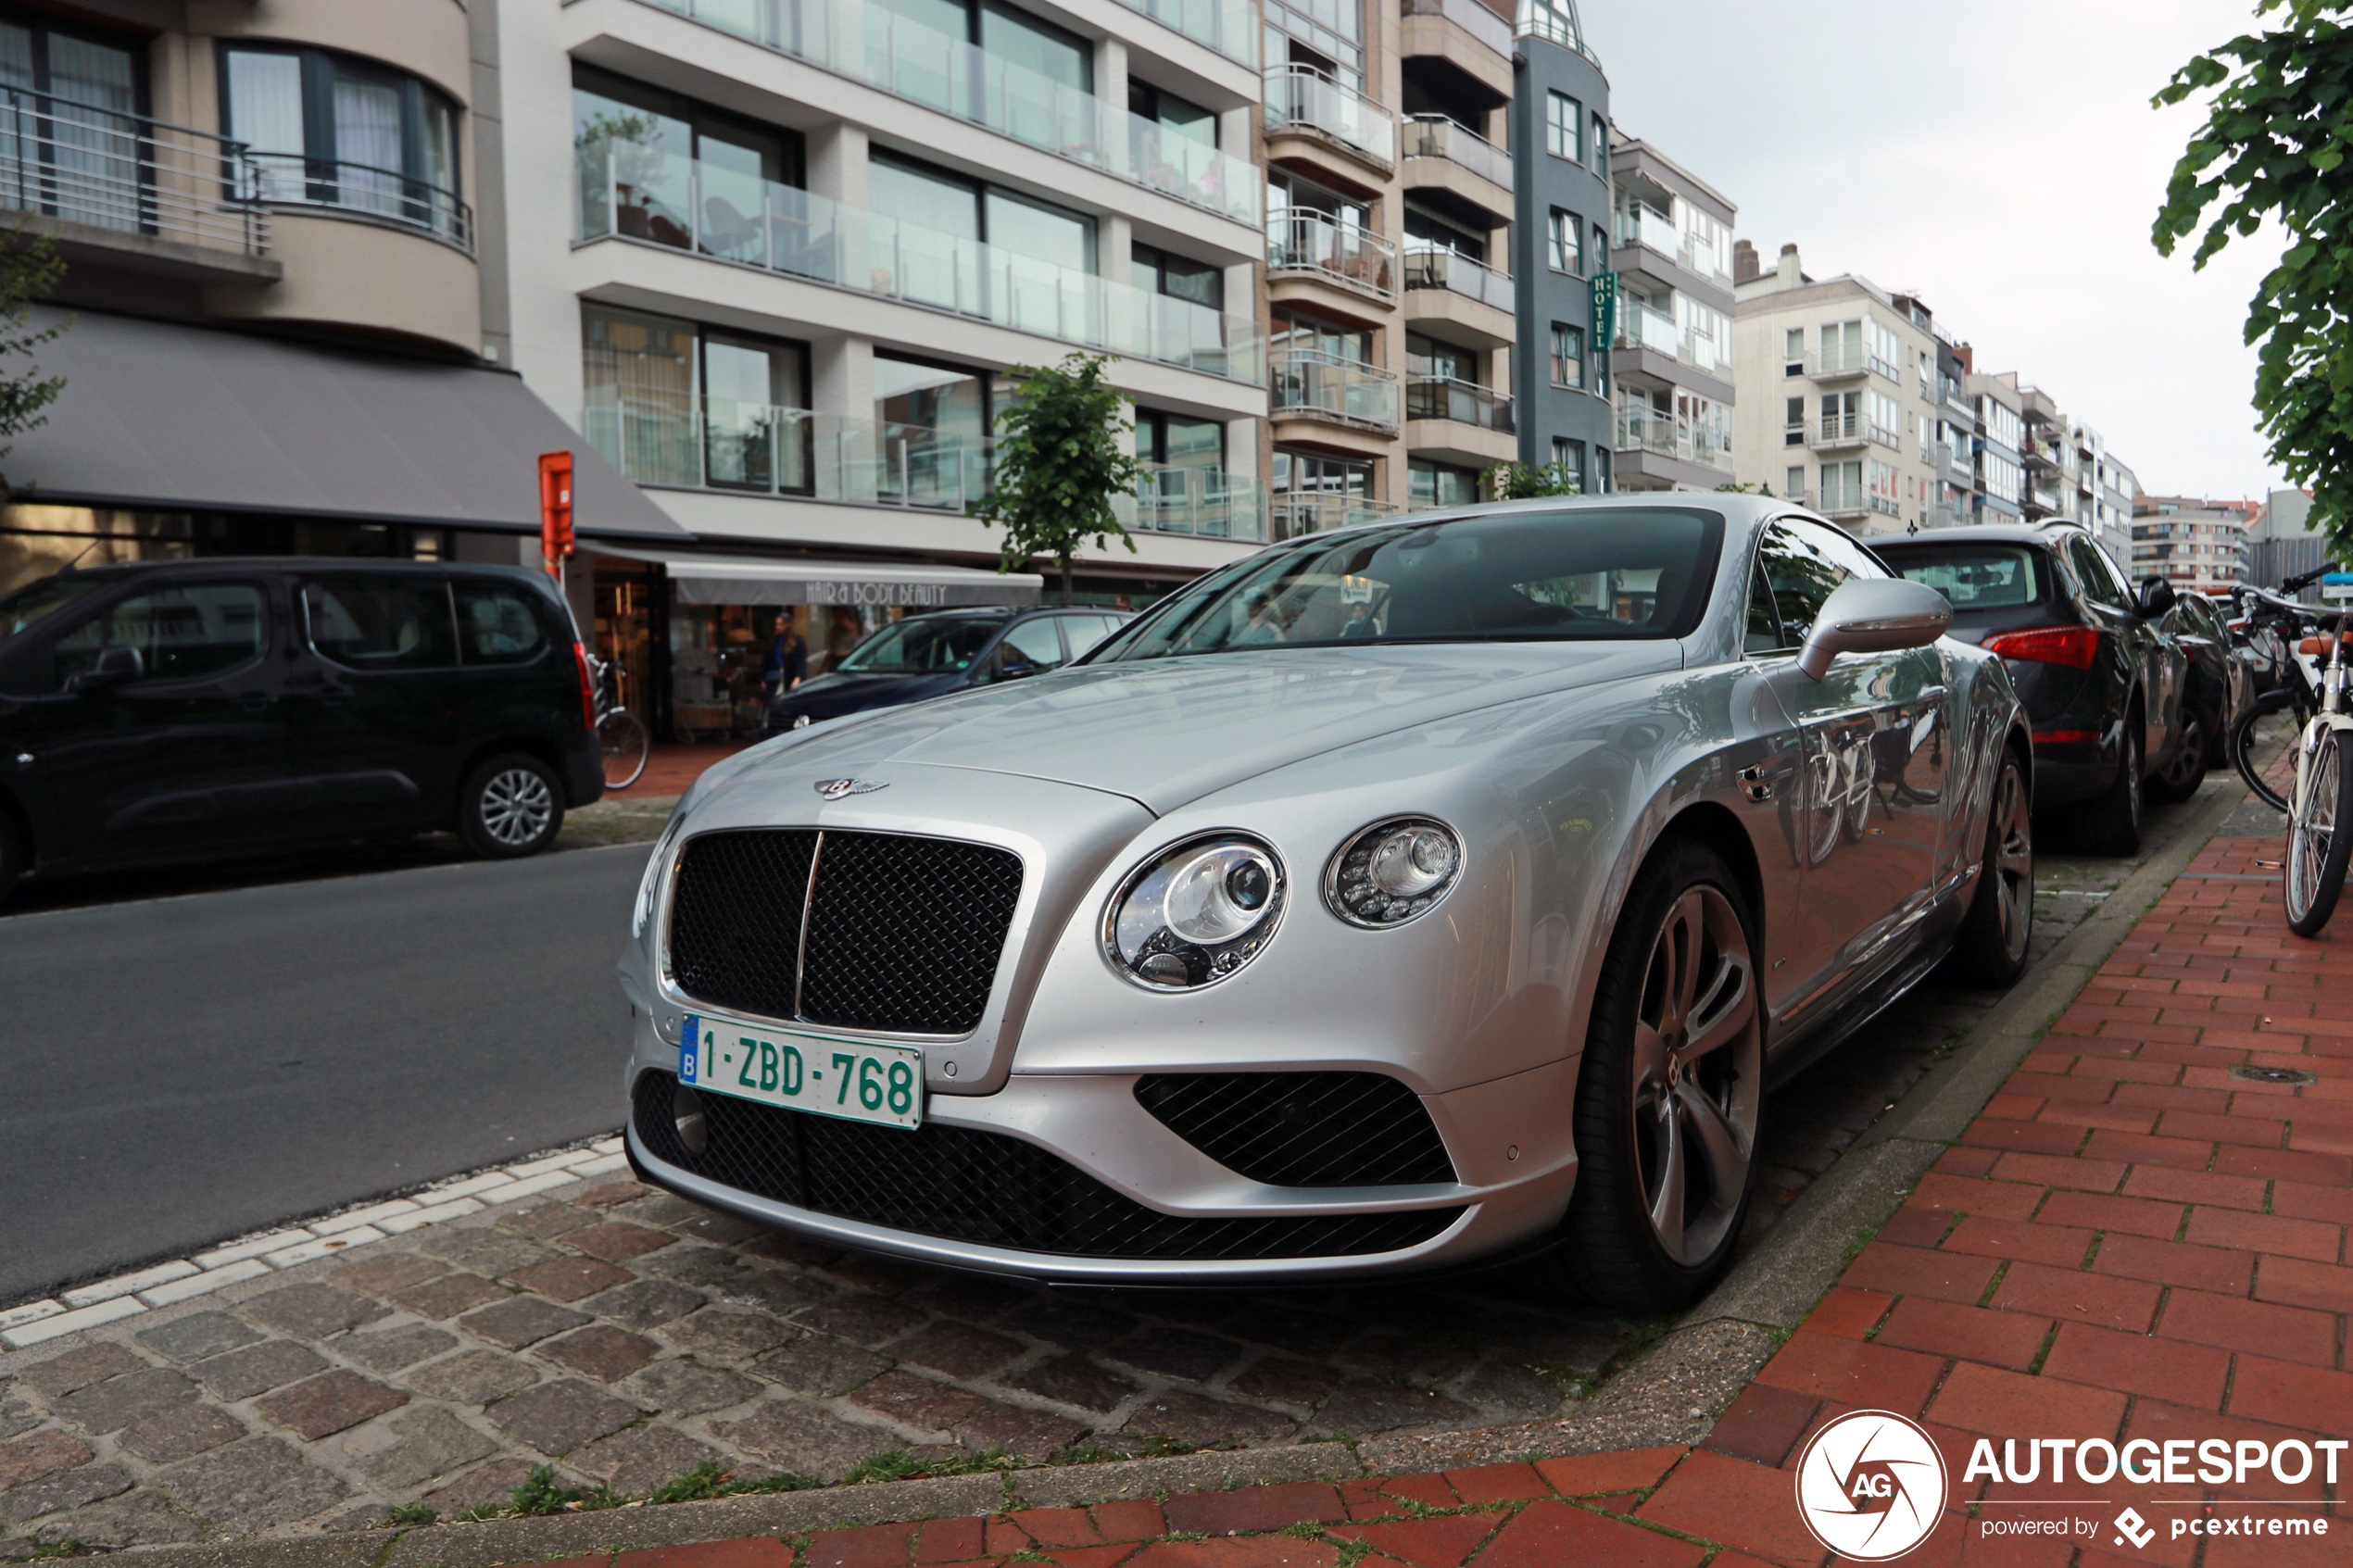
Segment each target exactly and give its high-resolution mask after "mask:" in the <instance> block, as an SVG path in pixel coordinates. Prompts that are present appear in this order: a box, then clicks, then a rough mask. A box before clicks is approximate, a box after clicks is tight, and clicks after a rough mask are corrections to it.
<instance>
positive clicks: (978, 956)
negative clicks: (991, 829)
mask: <svg viewBox="0 0 2353 1568" xmlns="http://www.w3.org/2000/svg"><path fill="white" fill-rule="evenodd" d="M1020 897H1021V857H1020V856H1018V855H1015V854H1013V852H1012V851H1011V850H1007V849H994V848H991V847H988V845H985V844H959V843H957V842H955V841H954V840H952V839H945V838H907V837H902V836H900V835H898V834H881V833H828V834H825V842H824V848H823V849H822V850H821V851H820V852H819V854H818V857H817V886H816V889H815V893H814V895H813V896H812V898H811V899H810V904H809V952H808V959H807V960H806V967H805V968H804V969H803V971H802V972H801V980H800V1016H801V1017H803V1018H805V1019H807V1020H809V1021H810V1022H812V1023H835V1024H841V1025H844V1026H846V1027H849V1028H853V1029H901V1030H906V1031H908V1032H910V1033H912V1034H917V1035H962V1034H963V1033H965V1032H966V1031H968V1030H970V1029H972V1028H974V1027H975V1026H976V1025H977V1024H978V1023H979V1022H980V1015H981V1012H982V1010H983V1009H985V1008H986V1007H987V1006H988V986H989V983H990V982H991V981H993V980H995V979H996V977H997V957H998V954H999V953H1000V952H1001V951H1002V950H1003V948H1004V946H1005V928H1006V927H1007V926H1009V925H1011V924H1012V923H1013V904H1014V902H1015V901H1016V900H1018V899H1019V898H1020Z"/></svg>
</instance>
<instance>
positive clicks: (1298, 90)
mask: <svg viewBox="0 0 2353 1568" xmlns="http://www.w3.org/2000/svg"><path fill="white" fill-rule="evenodd" d="M1266 129H1267V130H1268V131H1269V132H1278V131H1297V130H1309V131H1320V132H1323V133H1324V134H1325V135H1327V136H1328V137H1330V138H1331V139H1332V140H1333V141H1335V142H1338V143H1340V144H1342V145H1343V146H1347V147H1350V148H1353V150H1355V151H1356V152H1358V153H1361V154H1363V155H1364V157H1365V158H1366V159H1367V160H1368V161H1369V162H1371V163H1373V164H1374V165H1376V166H1377V167H1378V168H1381V169H1394V168H1396V167H1397V117H1396V116H1395V115H1393V114H1391V113H1390V112H1389V111H1388V110H1387V109H1385V108H1383V107H1380V106H1379V105H1378V104H1377V103H1375V102H1373V101H1372V100H1371V99H1370V98H1367V97H1366V96H1365V94H1362V93H1359V92H1357V91H1356V90H1355V89H1354V88H1353V87H1350V86H1347V85H1345V84H1344V83H1341V82H1337V81H1335V80H1333V79H1332V78H1331V77H1328V76H1327V75H1325V74H1324V73H1323V72H1322V71H1320V70H1317V69H1315V68H1314V67H1313V66H1274V67H1270V68H1268V69H1267V72H1266Z"/></svg>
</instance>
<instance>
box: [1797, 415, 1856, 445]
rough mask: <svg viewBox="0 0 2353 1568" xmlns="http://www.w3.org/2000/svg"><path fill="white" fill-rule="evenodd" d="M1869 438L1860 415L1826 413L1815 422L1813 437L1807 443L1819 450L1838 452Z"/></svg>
mask: <svg viewBox="0 0 2353 1568" xmlns="http://www.w3.org/2000/svg"><path fill="white" fill-rule="evenodd" d="M1869 439H1870V437H1869V435H1867V434H1866V433H1864V430H1863V420H1862V419H1861V417H1860V416H1859V415H1856V414H1824V415H1823V416H1822V417H1821V419H1820V420H1819V421H1818V422H1817V423H1816V424H1815V426H1814V434H1813V438H1812V439H1811V440H1809V441H1808V442H1807V443H1806V445H1809V446H1811V447H1813V449H1814V450H1815V451H1817V452H1838V451H1843V450H1845V449H1847V448H1849V447H1854V446H1860V445H1864V443H1866V442H1867V441H1869Z"/></svg>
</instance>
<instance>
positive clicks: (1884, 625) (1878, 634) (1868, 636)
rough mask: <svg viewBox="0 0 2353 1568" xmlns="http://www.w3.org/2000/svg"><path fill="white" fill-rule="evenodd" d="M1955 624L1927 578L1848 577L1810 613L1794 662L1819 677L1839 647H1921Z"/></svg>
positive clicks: (1852, 649)
mask: <svg viewBox="0 0 2353 1568" xmlns="http://www.w3.org/2000/svg"><path fill="white" fill-rule="evenodd" d="M1952 624H1953V607H1952V605H1951V604H1949V603H1948V602H1946V600H1945V597H1944V595H1942V594H1940V593H1938V592H1937V591H1936V590H1935V589H1933V588H1931V587H1929V586H1928V585H1927V584H1925V583H1911V582H1906V580H1904V579H1903V578H1900V577H1896V578H1883V577H1850V578H1848V579H1847V580H1846V581H1845V582H1844V583H1841V584H1840V585H1839V587H1838V588H1837V590H1836V591H1835V592H1833V593H1832V594H1831V596H1830V598H1829V599H1828V600H1827V601H1826V602H1825V603H1824V604H1823V606H1822V613H1821V614H1819V615H1818V616H1816V617H1815V618H1814V630H1813V632H1812V633H1811V634H1810V635H1808V636H1807V637H1806V646H1805V648H1804V650H1803V651H1801V652H1800V653H1799V654H1798V656H1797V667H1798V668H1799V669H1800V670H1803V671H1806V674H1807V675H1808V676H1810V677H1812V678H1813V679H1815V680H1817V681H1818V680H1820V679H1821V678H1822V677H1823V676H1825V675H1828V674H1829V673H1830V672H1831V660H1832V659H1836V658H1837V657H1838V656H1839V655H1840V654H1843V653H1886V652H1889V651H1891V650H1893V649H1895V648H1924V647H1926V646H1928V645H1929V644H1931V643H1932V642H1934V641H1936V639H1937V638H1939V637H1941V636H1943V635H1944V633H1945V630H1946V629H1947V628H1948V627H1950V626H1951V625H1952Z"/></svg>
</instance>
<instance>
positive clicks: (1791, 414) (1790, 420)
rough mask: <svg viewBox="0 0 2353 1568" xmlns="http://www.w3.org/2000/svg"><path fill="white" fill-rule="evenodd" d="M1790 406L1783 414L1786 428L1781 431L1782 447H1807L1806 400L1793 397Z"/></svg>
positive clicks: (1789, 401)
mask: <svg viewBox="0 0 2353 1568" xmlns="http://www.w3.org/2000/svg"><path fill="white" fill-rule="evenodd" d="M1788 404H1789V406H1788V408H1786V409H1785V410H1784V414H1783V420H1782V423H1783V426H1784V428H1783V429H1782V431H1781V445H1784V446H1803V445H1806V399H1804V398H1803V397H1793V398H1790V399H1789V400H1788Z"/></svg>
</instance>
